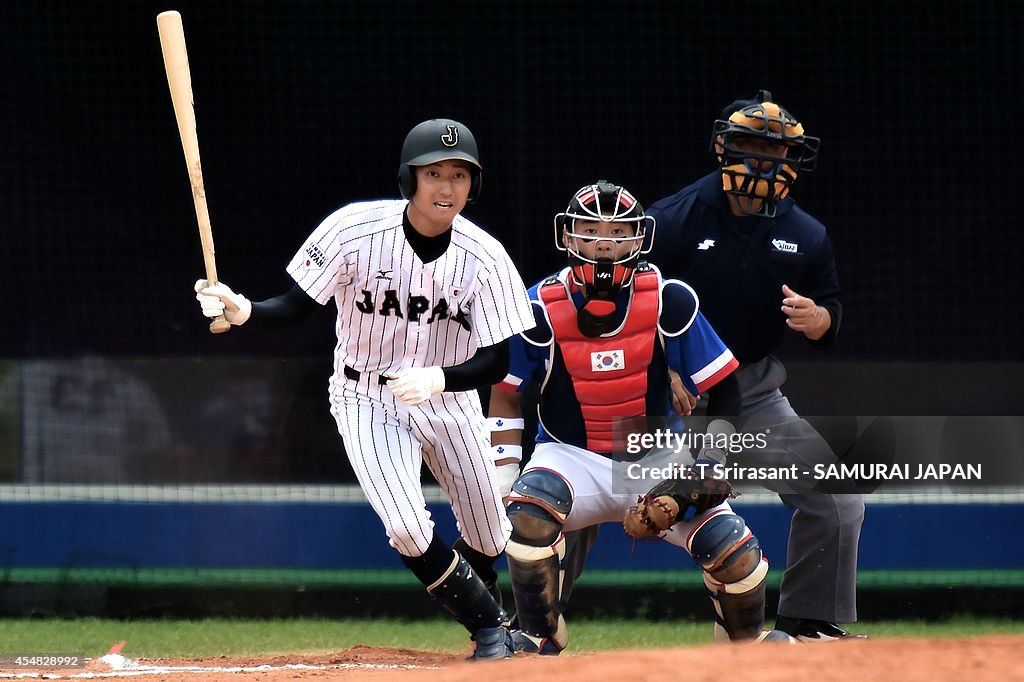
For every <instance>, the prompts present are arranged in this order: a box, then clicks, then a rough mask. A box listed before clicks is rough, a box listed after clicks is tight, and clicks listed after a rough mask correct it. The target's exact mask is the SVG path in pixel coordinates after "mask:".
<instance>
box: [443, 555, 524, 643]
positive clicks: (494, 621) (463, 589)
mask: <svg viewBox="0 0 1024 682" xmlns="http://www.w3.org/2000/svg"><path fill="white" fill-rule="evenodd" d="M427 594H429V595H430V596H431V597H433V598H434V599H436V600H437V601H438V602H440V604H441V606H443V607H444V608H445V609H446V610H447V611H448V612H449V613H451V614H452V615H453V616H455V620H457V621H459V622H460V623H462V624H463V625H464V626H465V627H466V629H467V630H469V632H470V634H474V635H475V634H476V632H477V630H480V629H481V628H493V627H498V626H499V625H504V624H506V623H508V614H507V613H505V611H504V609H502V608H501V606H500V605H499V604H498V603H497V602H496V601H495V600H494V597H493V596H492V595H491V593H490V592H489V591H488V590H487V586H486V585H484V582H483V580H481V579H480V576H479V575H477V574H476V571H474V570H473V569H472V568H471V567H470V565H469V563H468V562H467V561H466V560H465V559H464V558H463V557H462V556H461V555H460V554H459V553H458V552H452V564H451V567H450V568H449V569H448V571H447V572H446V573H445V574H444V575H443V576H441V578H439V579H438V580H437V582H435V583H434V584H432V585H429V586H428V587H427Z"/></svg>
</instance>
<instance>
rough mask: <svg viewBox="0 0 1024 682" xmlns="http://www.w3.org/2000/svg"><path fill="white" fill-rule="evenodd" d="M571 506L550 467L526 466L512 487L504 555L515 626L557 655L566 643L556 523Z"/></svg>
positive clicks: (561, 540) (561, 482)
mask: <svg viewBox="0 0 1024 682" xmlns="http://www.w3.org/2000/svg"><path fill="white" fill-rule="evenodd" d="M571 509H572V490H571V489H570V487H569V484H568V483H567V482H566V481H565V480H564V479H563V478H562V477H561V476H559V475H557V474H555V473H554V472H551V471H547V470H543V469H534V470H531V471H527V472H526V473H524V474H523V475H522V476H520V477H519V479H518V480H517V481H516V482H515V483H514V484H513V486H512V494H511V495H510V497H509V506H508V517H509V520H511V521H512V538H511V539H510V540H509V543H508V546H507V547H506V548H505V554H506V556H507V557H508V572H509V577H510V578H511V579H512V593H513V594H514V595H515V600H516V617H517V620H518V625H519V629H520V630H521V631H522V633H523V634H525V635H527V636H528V638H529V642H531V643H532V644H533V645H534V646H533V647H530V650H533V651H536V652H538V653H545V654H557V653H558V652H559V651H561V650H562V649H564V648H565V646H566V644H568V643H569V636H568V632H567V629H566V626H565V619H564V618H563V617H562V614H561V609H560V608H559V604H558V599H559V593H560V591H561V561H562V558H563V557H564V556H565V536H564V535H562V524H563V523H564V522H565V518H566V516H568V515H569V511H570V510H571ZM524 643H525V642H524ZM519 648H521V649H523V650H527V648H526V647H519Z"/></svg>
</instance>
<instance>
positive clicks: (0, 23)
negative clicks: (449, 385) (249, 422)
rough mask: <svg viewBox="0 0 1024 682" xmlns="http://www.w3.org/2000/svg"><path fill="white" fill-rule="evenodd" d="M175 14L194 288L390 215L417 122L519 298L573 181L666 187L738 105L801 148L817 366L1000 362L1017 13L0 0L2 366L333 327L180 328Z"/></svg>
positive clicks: (278, 281) (548, 256)
mask: <svg viewBox="0 0 1024 682" xmlns="http://www.w3.org/2000/svg"><path fill="white" fill-rule="evenodd" d="M172 6H173V8H175V9H178V10H180V11H181V13H182V16H183V19H184V24H185V33H186V39H187V42H188V47H189V54H190V60H191V64H192V76H193V89H194V93H195V102H196V114H197V120H198V129H199V141H200V147H201V152H202V159H203V167H204V174H205V181H206V188H207V193H208V197H209V206H210V213H211V216H212V222H213V225H214V236H215V239H216V243H217V246H218V255H217V259H218V269H219V273H220V277H221V279H223V280H224V281H226V282H227V283H229V284H230V285H231V286H233V287H234V288H235V289H236V290H238V291H241V292H243V293H245V294H246V295H248V296H249V297H250V298H256V299H259V298H264V297H267V296H270V295H273V294H276V293H279V292H280V291H283V290H284V289H285V288H286V287H287V286H289V284H290V280H289V279H288V278H287V275H286V274H285V273H284V265H285V264H286V263H287V261H288V260H289V258H290V256H291V255H292V254H293V253H294V251H295V250H296V248H297V247H298V246H299V245H300V244H301V242H302V241H303V239H304V238H305V236H306V235H307V234H308V232H310V231H311V230H312V228H313V227H315V226H316V225H317V224H318V223H319V221H320V220H321V219H322V218H323V217H324V216H326V215H327V214H328V213H330V212H331V211H333V210H334V209H336V208H337V207H339V206H341V205H343V204H345V203H347V202H350V201H354V200H361V199H367V198H378V197H392V196H397V186H396V180H395V175H396V170H397V164H398V153H399V148H400V145H401V141H402V138H403V137H404V135H405V133H406V131H407V130H408V129H409V128H410V127H411V126H412V125H414V124H415V123H417V122H419V121H420V120H423V119H425V118H431V117H436V116H449V117H452V118H456V119H459V120H461V121H463V122H465V123H467V124H468V125H469V126H470V127H471V128H472V129H473V131H474V133H475V134H476V136H477V139H478V140H479V142H480V147H481V155H482V161H483V163H484V165H485V173H484V191H483V195H482V199H481V201H480V202H479V203H478V204H477V205H475V206H473V207H471V208H470V210H469V211H467V215H469V217H471V218H472V219H474V220H476V221H477V222H479V223H480V224H482V225H483V226H485V228H487V229H489V230H490V231H491V232H493V233H494V234H496V235H497V236H499V237H500V238H501V239H502V240H503V241H504V242H505V244H506V245H507V247H508V250H509V251H510V253H511V254H512V255H513V258H514V259H515V260H516V262H517V263H518V264H519V265H520V267H521V269H522V272H523V275H524V278H525V279H526V280H527V281H533V280H536V279H538V278H540V277H542V276H543V275H545V274H547V272H548V271H550V270H553V269H555V268H556V267H558V266H559V265H561V262H562V261H561V260H560V256H559V255H558V254H556V252H555V250H554V249H553V247H552V241H551V228H550V225H551V217H552V216H553V214H554V213H555V212H557V211H558V210H561V209H562V208H563V207H564V205H565V203H566V202H567V200H568V199H569V197H570V196H571V195H572V193H573V191H574V190H575V189H576V188H577V187H578V186H580V185H581V184H584V183H585V182H588V181H592V180H596V179H597V178H598V177H608V178H609V179H612V180H614V181H617V182H619V183H622V184H624V185H626V186H627V187H629V188H630V189H632V190H633V192H634V193H635V194H636V195H637V196H638V198H640V200H641V202H643V203H645V204H649V203H651V202H653V201H654V200H655V199H657V198H659V197H661V196H664V195H666V194H668V193H670V192H673V191H674V190H676V189H677V188H679V187H681V186H682V185H684V184H687V183H688V182H690V181H692V180H693V179H695V178H696V177H698V176H699V175H701V174H703V173H705V172H707V171H709V170H710V169H711V168H712V167H713V162H712V159H711V156H710V154H709V153H708V152H707V143H708V138H709V133H710V128H711V122H712V121H713V120H714V119H715V118H716V117H717V114H718V112H719V110H720V109H721V108H722V107H723V106H724V105H725V104H726V103H728V102H729V101H731V100H732V99H733V98H734V97H736V96H737V95H742V94H748V93H751V92H753V91H754V90H756V89H757V88H761V87H764V88H768V89H770V90H771V91H772V92H773V93H774V94H775V96H776V99H777V100H778V101H779V102H781V103H782V104H783V105H784V106H786V107H787V108H788V109H789V110H790V111H791V112H793V113H794V114H795V115H796V116H797V117H798V118H799V119H800V120H801V121H802V122H803V123H804V124H805V127H806V129H807V131H808V133H809V134H813V135H818V136H820V137H821V138H822V154H821V161H820V164H819V167H818V171H817V172H816V173H815V174H813V175H809V174H805V175H803V176H802V177H801V178H800V179H799V180H798V182H797V185H796V189H795V190H794V196H795V197H796V199H797V201H798V202H799V203H800V204H801V205H802V206H803V207H805V208H806V209H807V210H808V211H810V212H811V213H812V214H814V215H816V216H817V217H818V218H820V219H821V220H822V221H823V222H824V223H825V224H826V225H827V226H828V227H829V229H830V233H831V236H832V239H833V242H834V246H835V251H836V254H837V260H838V263H839V266H840V276H841V279H842V285H843V289H844V294H843V296H844V303H845V305H846V315H845V318H844V328H843V332H842V335H841V338H840V343H839V344H838V345H837V346H836V347H835V349H834V350H833V351H831V352H830V354H829V355H827V356H824V357H831V358H838V359H844V360H865V361H882V362H899V361H935V362H944V361H952V360H955V361H962V362H1006V361H1010V362H1019V361H1021V360H1022V359H1024V351H1022V347H1024V333H1022V329H1024V324H1022V317H1024V315H1022V306H1021V295H1022V293H1024V286H1022V277H1021V275H1020V273H1019V271H1018V263H1019V262H1020V260H1021V258H1022V256H1024V253H1022V252H1024V237H1022V236H1021V230H1020V219H1019V216H1018V211H1017V210H1016V209H1017V207H1018V205H1019V203H1020V195H1021V191H1022V190H1021V184H1020V177H1021V174H1020V172H1019V169H1018V166H1019V163H1020V161H1019V159H1018V158H1017V156H1018V155H1019V153H1020V151H1021V137H1022V136H1021V129H1022V125H1021V120H1020V119H1021V115H1022V113H1021V112H1022V107H1021V105H1022V98H1021V96H1020V74H1021V72H1022V68H1021V67H1022V59H1021V50H1020V46H1019V38H1020V36H1021V35H1022V29H1024V26H1022V23H1024V22H1022V19H1021V17H1022V15H1024V13H1022V12H1021V11H1020V9H1021V8H1020V4H1019V3H1016V2H1006V1H1004V0H994V1H980V2H978V1H975V2H970V3H951V2H938V3H936V2H916V1H910V2H856V3H847V2H827V3H826V2H822V3H817V2H807V3H804V2H788V3H774V2H747V1H733V2H682V1H664V2H662V1H655V0H644V1H640V0H636V1H633V2H613V1H611V0H590V1H588V2H562V1H558V2H555V1H550V2H502V3H491V2H480V1H474V2H463V1H453V2H445V3H437V2H398V1H396V0H390V1H389V0H374V1H373V2H362V1H351V2H327V1H326V0H323V1H319V2H315V1H306V2H230V3H228V2H208V1H205V2H191V1H186V0H175V2H174V3H166V2H161V3H155V2H144V1H143V2H113V1H106V2H89V1H81V0H79V1H76V2H43V1H37V0H31V1H28V0H21V1H14V2H4V3H2V5H0V31H2V35H0V45H2V47H0V49H2V50H3V54H2V57H3V59H2V61H0V69H2V70H3V73H2V81H0V82H2V83H3V89H4V91H5V95H6V96H5V97H4V105H3V107H2V110H0V131H2V133H0V134H2V136H3V137H2V144H0V164H2V166H0V168H2V171H3V178H4V182H3V183H2V184H0V192H2V198H3V201H2V207H3V208H2V216H3V221H4V229H3V234H4V247H3V248H2V249H0V272H2V273H3V280H4V282H5V284H4V291H5V294H6V295H5V299H6V300H5V303H4V305H3V306H2V307H0V325H2V329H3V334H2V338H0V356H4V357H56V356H70V357H74V356H77V355H81V354H99V355H110V356H121V357H123V356H143V357H164V356H169V355H173V356H181V355H187V356H193V355H194V356H204V357H209V356H211V355H214V356H216V355H220V354H224V355H239V354H245V355H251V356H260V355H271V354H273V355H297V356H309V355H319V354H321V353H329V352H330V349H331V348H332V347H333V333H332V326H333V318H334V309H333V306H328V307H327V308H326V309H325V310H324V311H322V312H321V313H318V315H317V316H315V317H314V318H313V319H311V320H310V321H309V322H308V323H307V325H306V326H305V327H303V328H302V329H297V330H291V331H287V332H284V333H281V334H278V335H261V334H258V333H253V332H250V331H248V330H236V331H235V332H233V333H231V334H228V335H222V336H218V337H213V336H211V335H210V334H209V333H208V332H207V331H206V324H205V321H204V319H203V318H201V316H200V314H199V310H198V305H197V304H196V303H195V301H194V300H193V297H192V292H191V287H192V283H193V282H194V281H195V279H196V278H198V277H200V276H201V275H202V258H201V252H200V248H199V239H198V235H197V232H196V228H195V216H194V210H193V206H192V200H191V196H190V192H189V186H188V179H187V174H186V170H185V166H184V163H183V155H182V150H181V145H180V142H179V139H178V134H177V127H176V125H175V122H174V115H173V112H172V109H171V102H170V96H169V94H168V91H167V84H166V79H165V75H164V67H163V63H162V60H161V55H160V46H159V41H158V37H157V30H156V21H155V18H156V15H157V14H158V13H159V12H160V11H162V10H165V9H169V8H171V7H172ZM794 336H795V335H794ZM791 345H792V346H793V347H792V348H791V349H790V353H791V354H793V355H795V356H797V357H800V356H802V354H804V353H806V352H807V351H806V350H805V349H804V348H803V344H799V343H795V344H791Z"/></svg>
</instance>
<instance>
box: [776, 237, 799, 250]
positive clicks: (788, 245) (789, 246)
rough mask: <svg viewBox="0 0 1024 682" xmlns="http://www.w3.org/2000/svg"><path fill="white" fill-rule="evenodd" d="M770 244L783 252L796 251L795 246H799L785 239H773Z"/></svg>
mask: <svg viewBox="0 0 1024 682" xmlns="http://www.w3.org/2000/svg"><path fill="white" fill-rule="evenodd" d="M772 246H774V247H775V249H776V250H777V251H782V252H783V253H797V248H799V246H798V245H797V244H794V243H793V242H787V241H786V240H785V239H773V240H772Z"/></svg>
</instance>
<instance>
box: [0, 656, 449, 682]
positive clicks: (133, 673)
mask: <svg viewBox="0 0 1024 682" xmlns="http://www.w3.org/2000/svg"><path fill="white" fill-rule="evenodd" d="M438 669H439V668H438V666H434V665H413V664H400V663H333V664H331V665H308V664H305V663H288V664H285V665H269V664H263V665H256V666H198V665H182V666H173V665H140V664H139V663H138V662H136V661H133V660H131V659H125V661H124V663H123V664H121V665H120V666H119V667H117V668H116V669H114V670H111V671H110V672H81V673H73V674H66V675H62V674H59V673H44V672H23V673H0V678H2V679H42V680H62V679H96V678H104V677H140V676H143V675H168V674H173V673H193V674H209V673H258V672H273V671H276V670H438Z"/></svg>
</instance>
